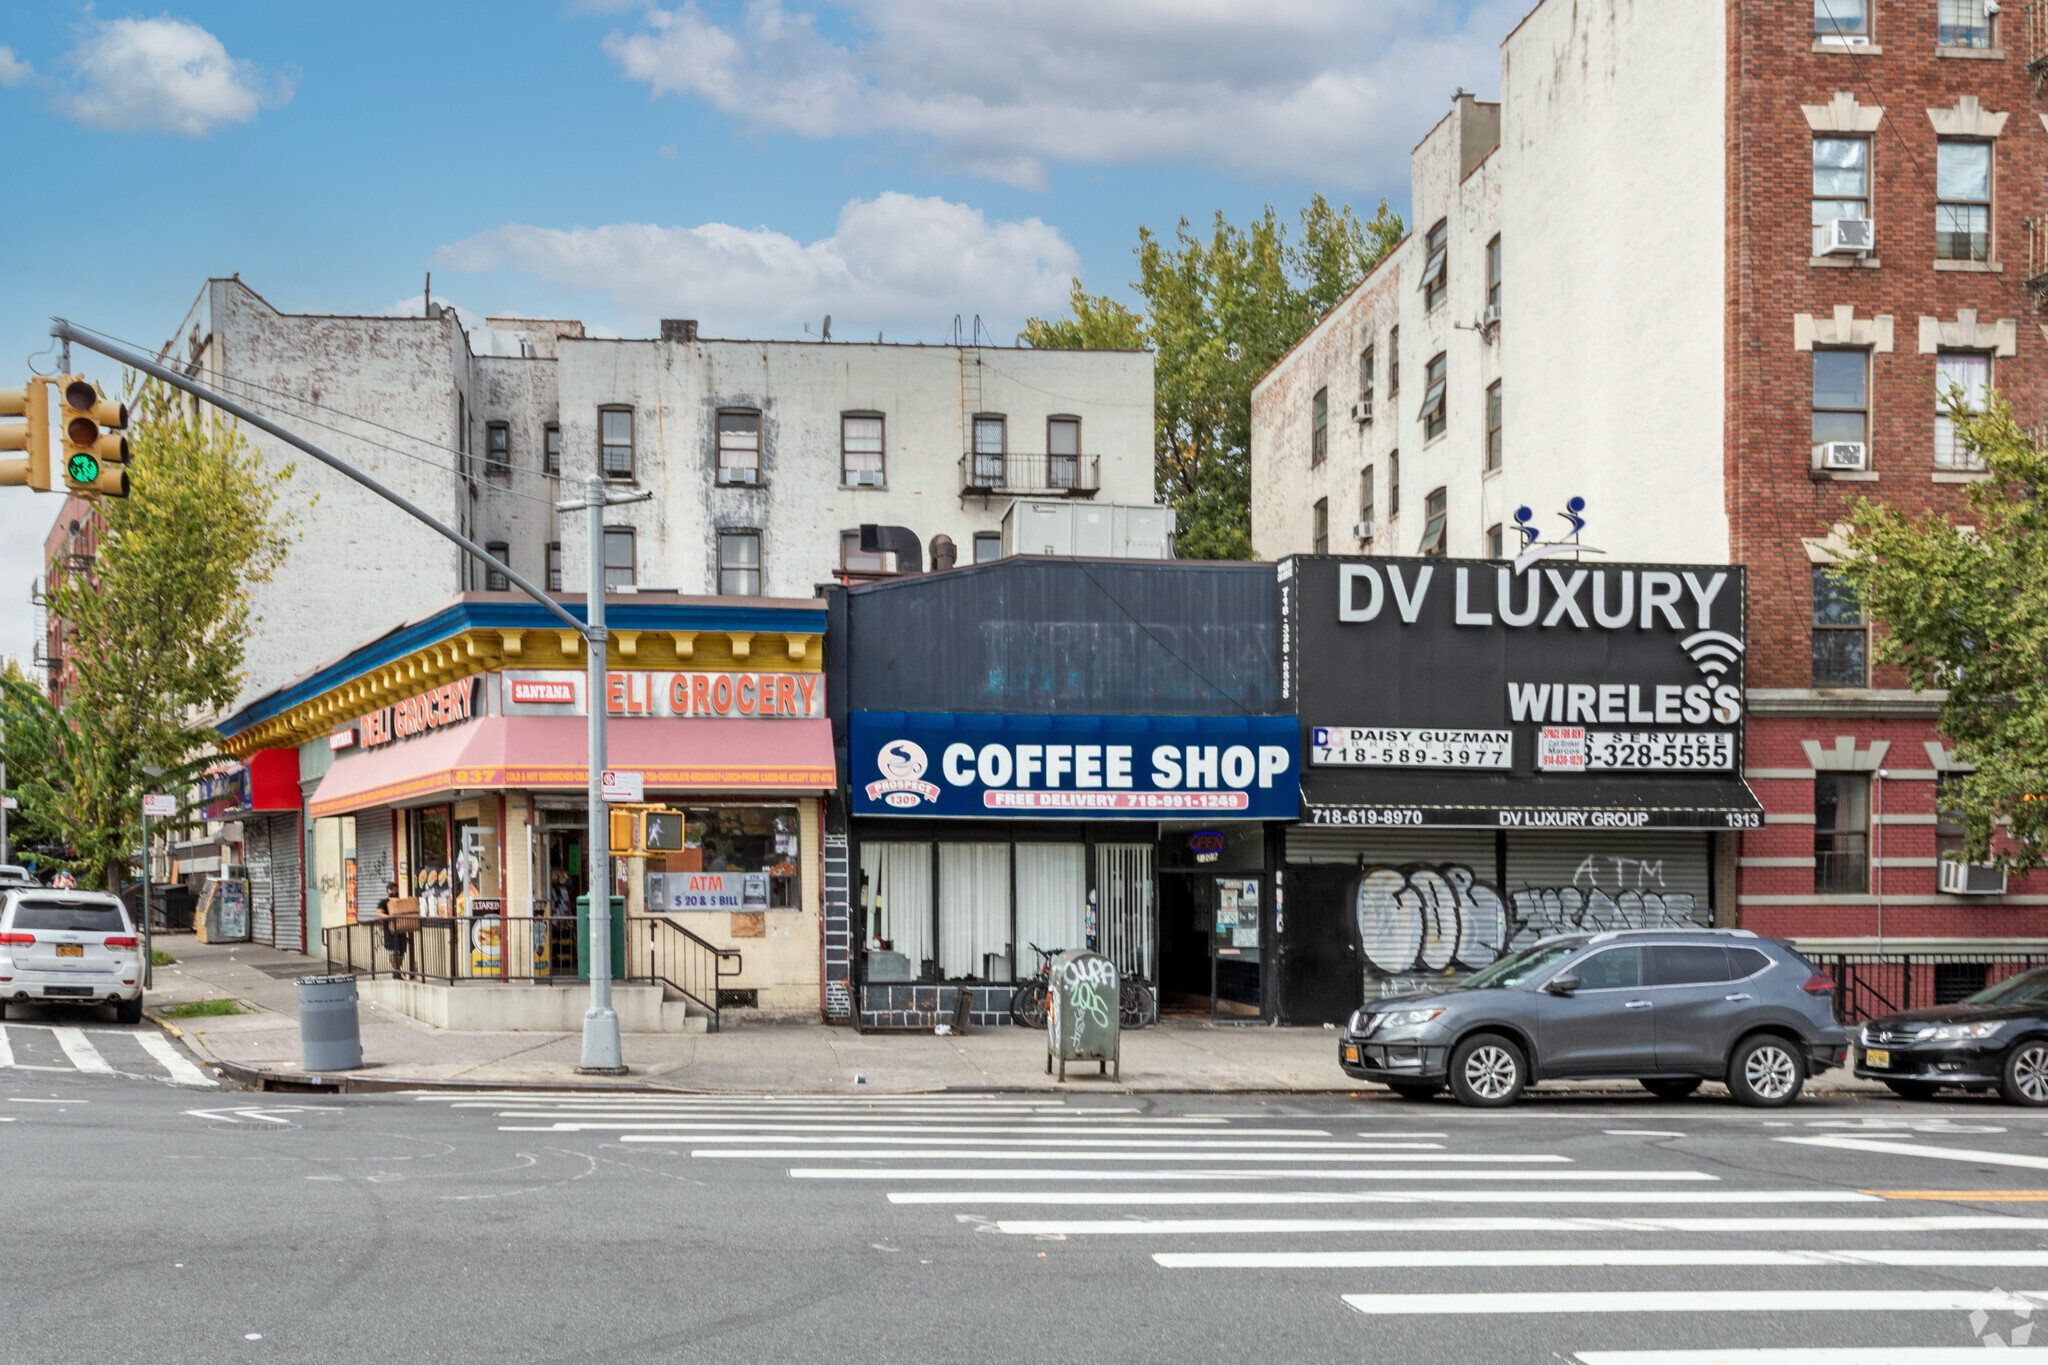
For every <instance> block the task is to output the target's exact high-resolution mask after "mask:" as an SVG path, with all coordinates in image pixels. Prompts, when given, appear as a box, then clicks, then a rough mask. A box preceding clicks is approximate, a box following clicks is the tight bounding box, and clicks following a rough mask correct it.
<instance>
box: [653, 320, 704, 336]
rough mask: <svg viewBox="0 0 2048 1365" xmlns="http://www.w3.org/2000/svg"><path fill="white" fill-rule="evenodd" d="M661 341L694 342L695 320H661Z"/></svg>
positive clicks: (695, 334)
mask: <svg viewBox="0 0 2048 1365" xmlns="http://www.w3.org/2000/svg"><path fill="white" fill-rule="evenodd" d="M661 339H662V340H663V341H695V340H696V339H697V319H695V318H663V319H662V320H661Z"/></svg>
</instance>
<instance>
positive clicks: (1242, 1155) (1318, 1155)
mask: <svg viewBox="0 0 2048 1365" xmlns="http://www.w3.org/2000/svg"><path fill="white" fill-rule="evenodd" d="M649 1127H651V1125H648V1124H635V1125H634V1131H635V1132H641V1131H643V1130H645V1129H647V1128H649ZM591 1129H595V1130H597V1131H599V1132H616V1131H618V1130H617V1129H615V1128H612V1127H610V1126H609V1125H606V1124H577V1125H574V1126H573V1127H571V1128H570V1129H567V1130H564V1129H559V1128H511V1127H506V1126H504V1125H502V1124H501V1125H500V1126H499V1128H498V1131H499V1132H501V1133H553V1132H562V1131H574V1132H583V1131H587V1130H591ZM661 1131H662V1132H663V1133H664V1134H673V1137H672V1138H670V1137H667V1136H664V1138H663V1140H664V1141H674V1142H707V1143H709V1142H729V1143H753V1144H756V1145H759V1144H762V1143H771V1144H781V1145H783V1146H789V1147H796V1146H803V1147H807V1148H809V1147H815V1148H818V1149H820V1150H818V1151H816V1152H815V1153H812V1155H817V1156H840V1155H852V1154H851V1153H840V1152H836V1151H831V1150H828V1149H830V1148H834V1147H839V1146H850V1145H860V1144H866V1145H868V1146H870V1147H872V1146H874V1145H875V1142H876V1139H875V1138H873V1137H869V1136H862V1135H858V1134H856V1135H853V1136H848V1137H824V1136H811V1135H807V1134H806V1135H797V1136H791V1135H789V1134H782V1133H700V1132H697V1131H695V1130H694V1129H665V1130H661ZM881 1140H882V1141H883V1142H886V1143H887V1144H888V1145H889V1146H890V1147H892V1148H902V1147H973V1148H976V1149H977V1153H976V1154H977V1155H980V1156H990V1157H996V1156H1002V1155H1004V1153H1002V1152H999V1151H979V1150H978V1149H980V1148H996V1147H1023V1148H1029V1149H1031V1150H1033V1151H1042V1152H1045V1153H1046V1154H1048V1155H1050V1154H1051V1153H1054V1152H1071V1153H1080V1152H1084V1151H1085V1152H1102V1153H1105V1156H1102V1157H1094V1158H1092V1159H1095V1160H1104V1159H1108V1158H1110V1157H1114V1156H1116V1155H1119V1154H1121V1155H1125V1156H1128V1157H1130V1158H1131V1160H1133V1161H1139V1160H1144V1159H1146V1158H1149V1157H1156V1156H1177V1155H1182V1154H1188V1155H1193V1154H1196V1153H1201V1154H1204V1155H1205V1156H1206V1154H1209V1153H1216V1154H1218V1155H1217V1157H1216V1159H1217V1160H1218V1161H1238V1160H1245V1161H1249V1160H1254V1159H1261V1158H1259V1156H1258V1154H1259V1153H1262V1152H1263V1153H1267V1154H1268V1156H1266V1157H1265V1158H1263V1159H1268V1160H1273V1159H1278V1158H1279V1157H1282V1156H1289V1155H1291V1154H1294V1153H1300V1154H1301V1159H1302V1160H1304V1161H1325V1160H1328V1161H1340V1160H1341V1161H1413V1160H1418V1159H1421V1158H1415V1157H1403V1156H1387V1155H1385V1154H1384V1152H1383V1151H1382V1150H1381V1149H1378V1148H1375V1147H1374V1145H1373V1144H1372V1143H1369V1142H1284V1141H1280V1140H1278V1139H1275V1138H1245V1139H1242V1140H1240V1139H1237V1138H1223V1139H1219V1140H1216V1141H1200V1140H1196V1139H1193V1138H1166V1139H1158V1140H1155V1139H1152V1138H1018V1137H965V1138H964V1137H960V1136H957V1135H955V1136H951V1137H888V1138H883V1139H881ZM1411 1145H1413V1146H1423V1145H1425V1144H1421V1143H1416V1144H1411ZM1333 1152H1335V1153H1360V1152H1362V1153H1366V1155H1363V1156H1357V1155H1345V1156H1330V1155H1327V1154H1328V1153H1333ZM720 1155H730V1156H753V1155H762V1156H787V1155H790V1153H788V1152H780V1151H774V1150H764V1151H761V1152H752V1151H747V1152H736V1151H735V1152H721V1153H720ZM879 1155H882V1156H912V1155H922V1153H912V1152H904V1151H889V1152H882V1153H879ZM933 1155H940V1154H939V1153H934V1154H933ZM1077 1159H1078V1158H1077ZM1427 1159H1428V1160H1432V1161H1437V1160H1443V1161H1449V1160H1472V1159H1473V1158H1469V1157H1459V1158H1453V1157H1449V1156H1437V1157H1430V1158H1427ZM1479 1159H1481V1160H1488V1159H1492V1158H1479ZM1499 1159H1500V1160H1507V1161H1514V1160H1517V1159H1518V1158H1515V1157H1505V1158H1499ZM1560 1159H1562V1158H1560Z"/></svg>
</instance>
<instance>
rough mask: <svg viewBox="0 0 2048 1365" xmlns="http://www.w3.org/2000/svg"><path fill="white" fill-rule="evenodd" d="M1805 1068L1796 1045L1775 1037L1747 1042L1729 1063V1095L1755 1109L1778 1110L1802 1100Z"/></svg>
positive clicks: (1770, 1036)
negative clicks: (1800, 1096) (1800, 1092)
mask: <svg viewBox="0 0 2048 1365" xmlns="http://www.w3.org/2000/svg"><path fill="white" fill-rule="evenodd" d="M1805 1084H1806V1065H1805V1063H1804V1062H1803V1061H1802V1060H1801V1059H1800V1056H1799V1048H1798V1046H1797V1045H1796V1044H1793V1043H1788V1042H1786V1041H1785V1040H1784V1039H1783V1038H1780V1037H1778V1036H1776V1035H1775V1034H1770V1033H1762V1034H1758V1035H1757V1036H1756V1037H1754V1038H1749V1039H1745V1040H1744V1041H1743V1042H1742V1043H1741V1044H1739V1045H1738V1046H1737V1047H1736V1049H1735V1055H1734V1056H1733V1057H1731V1058H1730V1059H1729V1061H1728V1093H1729V1094H1731V1095H1733V1096H1735V1100H1736V1103H1738V1104H1746V1105H1748V1106H1749V1107H1750V1108H1752V1109H1776V1108H1778V1107H1779V1106H1780V1105H1786V1104H1790V1103H1792V1101H1794V1100H1796V1099H1798V1098H1799V1091H1800V1088H1801V1087H1803V1086H1804V1085H1805Z"/></svg>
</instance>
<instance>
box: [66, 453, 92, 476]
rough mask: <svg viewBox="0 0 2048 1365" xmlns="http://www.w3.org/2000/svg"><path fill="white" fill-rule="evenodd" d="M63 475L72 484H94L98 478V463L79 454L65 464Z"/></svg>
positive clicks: (89, 457) (88, 456) (85, 455)
mask: <svg viewBox="0 0 2048 1365" xmlns="http://www.w3.org/2000/svg"><path fill="white" fill-rule="evenodd" d="M64 474H65V477H67V478H69V479H70V480H71V482H73V483H96V482H98V480H99V477H100V462H99V461H98V460H96V459H94V458H93V457H92V456H90V455H87V454H85V453H83V452H80V453H79V454H76V455H73V456H72V457H71V458H70V459H69V460H67V461H66V462H65V464H64Z"/></svg>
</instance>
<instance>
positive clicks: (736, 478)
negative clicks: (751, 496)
mask: <svg viewBox="0 0 2048 1365" xmlns="http://www.w3.org/2000/svg"><path fill="white" fill-rule="evenodd" d="M718 481H719V482H720V483H759V482H761V471H760V470H758V469H751V468H740V467H727V468H724V469H721V470H719V471H718Z"/></svg>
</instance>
